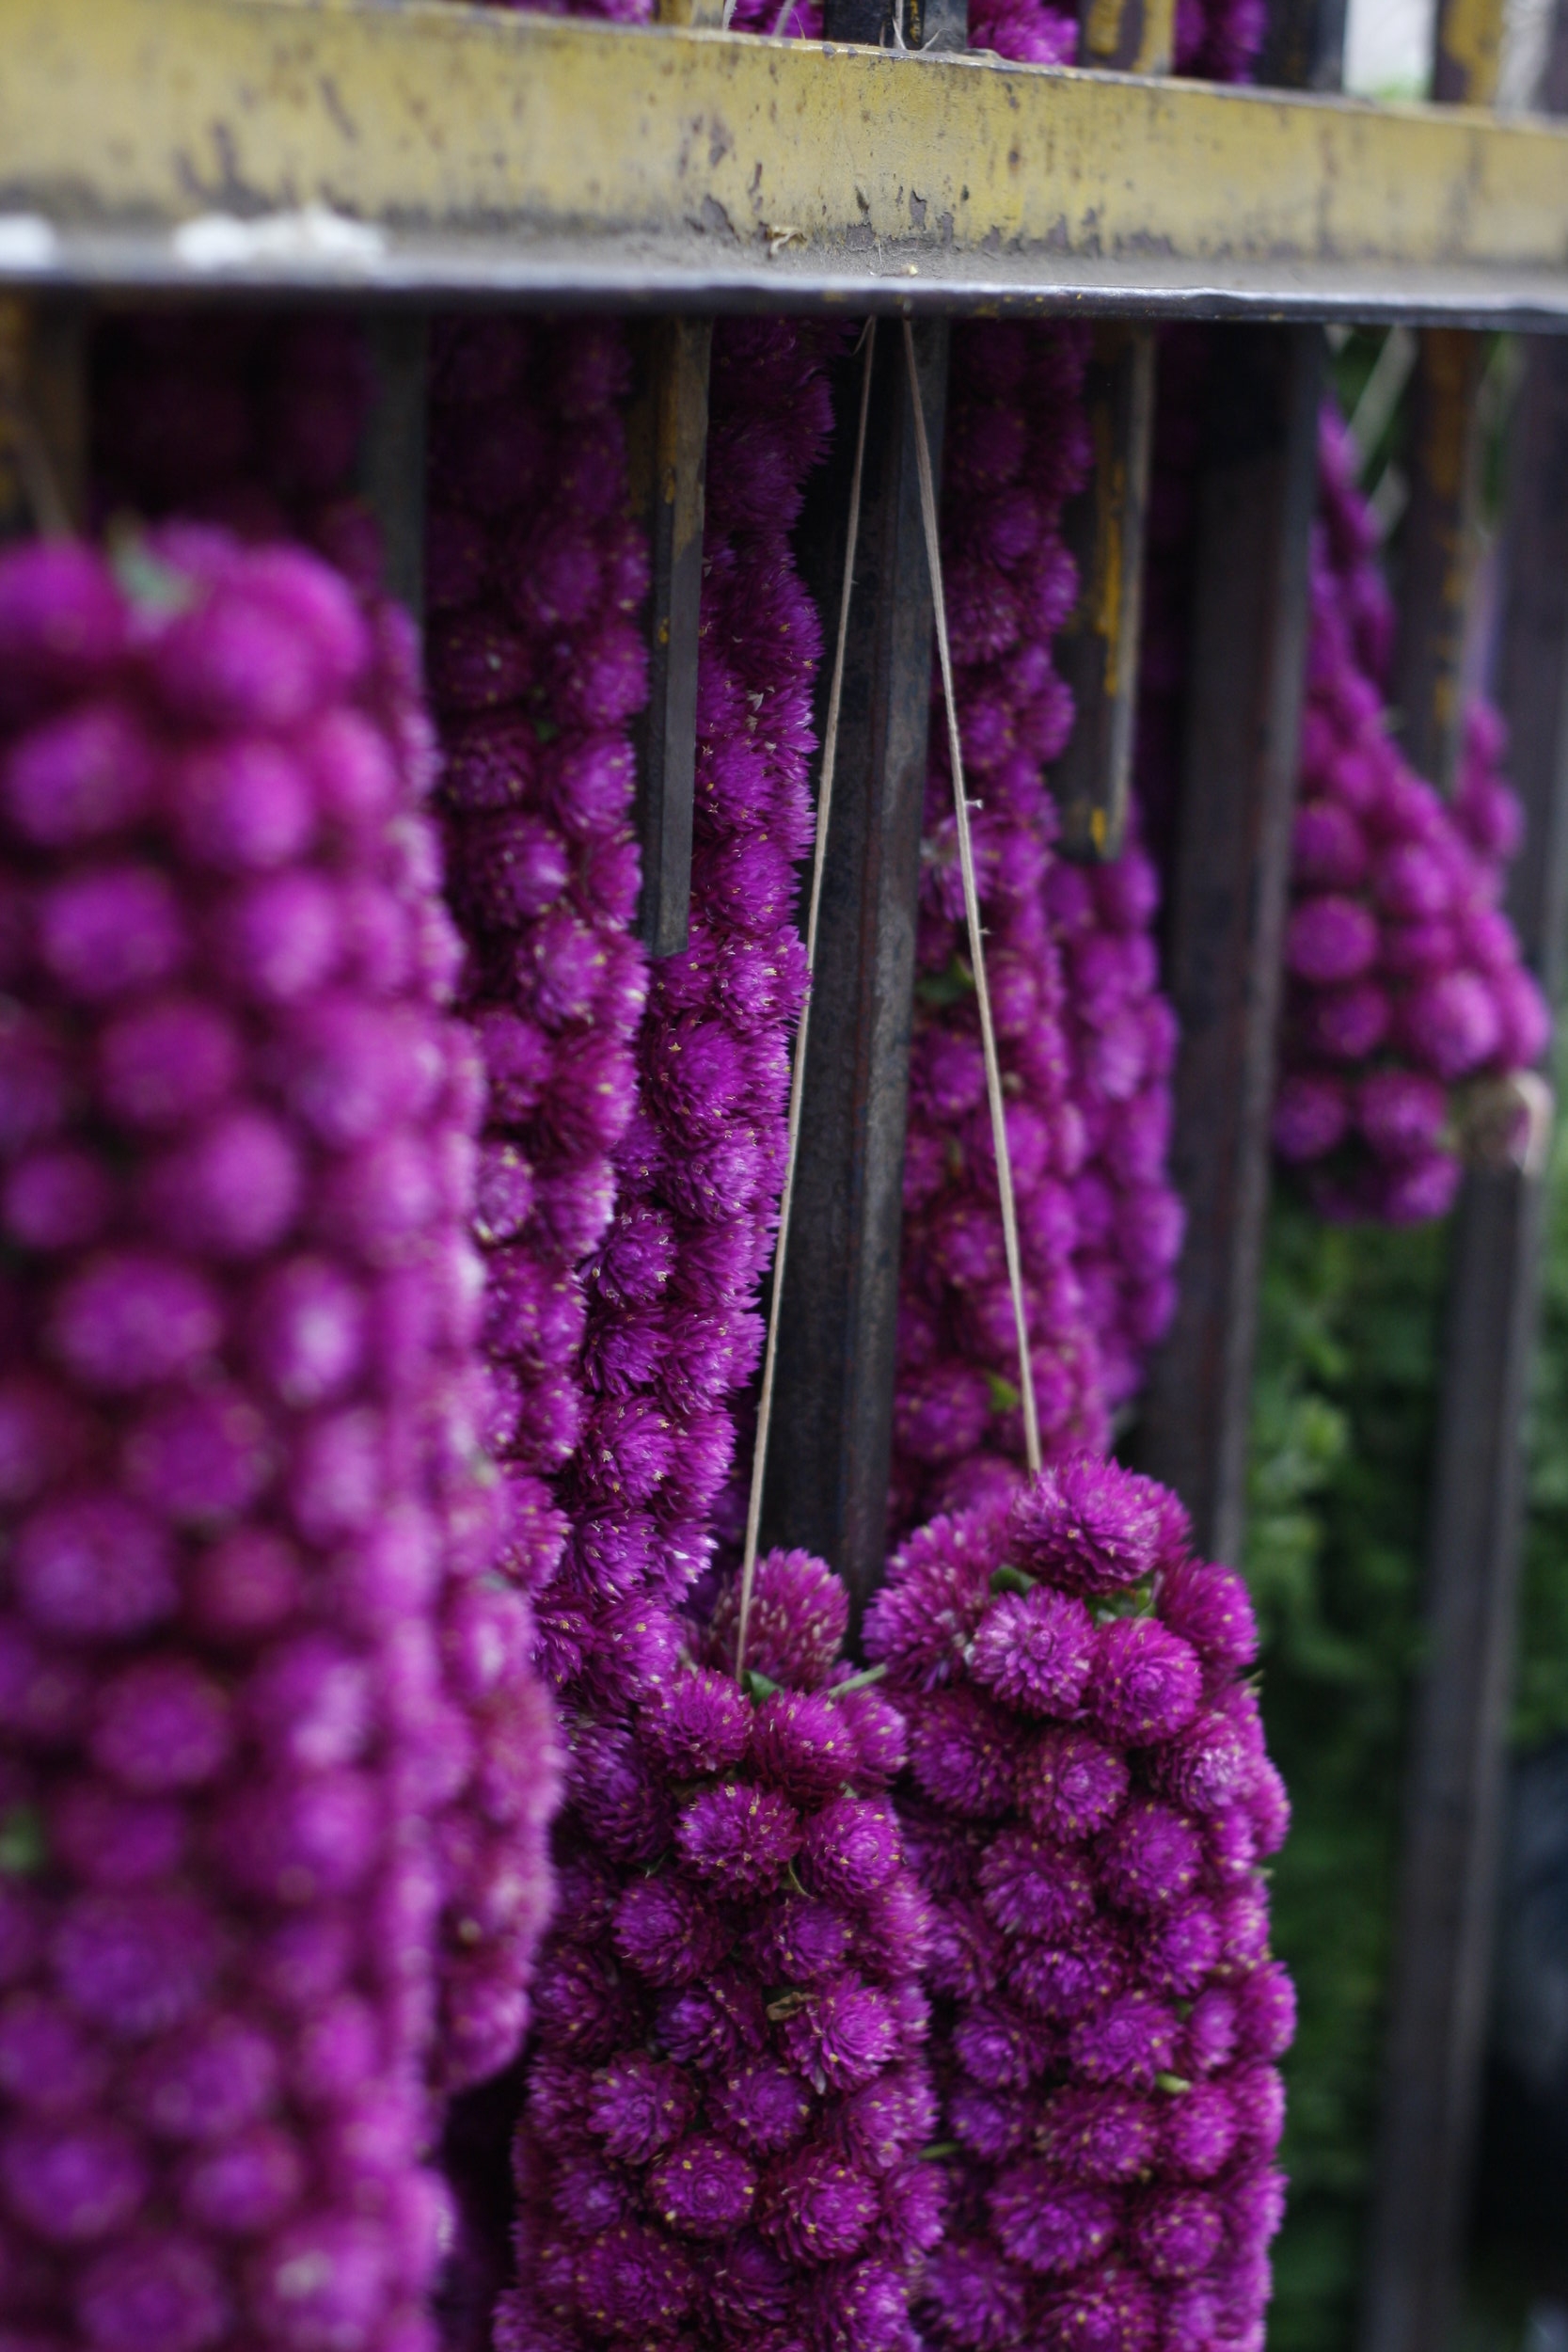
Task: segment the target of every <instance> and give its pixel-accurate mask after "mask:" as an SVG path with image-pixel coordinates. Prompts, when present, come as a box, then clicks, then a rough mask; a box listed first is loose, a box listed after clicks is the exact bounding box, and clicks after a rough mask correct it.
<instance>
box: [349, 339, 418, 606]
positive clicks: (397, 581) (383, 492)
mask: <svg viewBox="0 0 1568 2352" xmlns="http://www.w3.org/2000/svg"><path fill="white" fill-rule="evenodd" d="M365 332H366V336H367V339H368V341H369V343H370V348H371V364H372V369H373V371H374V376H375V395H374V399H373V402H372V407H371V414H370V419H369V421H368V422H367V424H366V427H365V432H364V435H363V437H362V438H361V441H360V445H359V490H360V495H361V497H362V498H363V499H364V500H365V501H366V503H367V504H368V505H369V506H370V508H371V509H372V513H373V514H374V516H375V517H376V520H377V521H378V522H379V523H380V525H381V544H382V577H383V579H384V580H385V582H386V586H387V589H388V594H390V595H391V596H396V597H397V598H398V600H399V602H400V603H402V604H404V605H406V606H407V608H408V610H409V612H412V613H413V614H414V616H415V618H416V619H419V618H420V616H421V615H422V613H423V612H424V494H425V386H426V378H427V373H428V369H427V360H428V352H429V341H430V337H429V322H428V320H427V319H426V317H425V314H424V312H423V311H422V310H373V311H372V312H371V313H370V314H369V315H368V317H367V319H366V321H365Z"/></svg>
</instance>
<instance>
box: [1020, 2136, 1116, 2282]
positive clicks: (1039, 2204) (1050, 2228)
mask: <svg viewBox="0 0 1568 2352" xmlns="http://www.w3.org/2000/svg"><path fill="white" fill-rule="evenodd" d="M990 2212H991V2217H992V2221H993V2223H994V2225H995V2229H996V2234H997V2237H998V2238H999V2239H1000V2241H1001V2243H1002V2246H1003V2247H1004V2249H1006V2252H1007V2253H1008V2254H1009V2255H1010V2256H1011V2257H1012V2259H1013V2260H1014V2261H1015V2262H1019V2263H1022V2264H1023V2265H1024V2267H1025V2268H1026V2269H1029V2270H1032V2271H1035V2272H1037V2274H1038V2275H1040V2276H1041V2277H1044V2278H1053V2277H1068V2276H1070V2275H1071V2274H1072V2273H1073V2272H1075V2271H1079V2270H1082V2269H1084V2268H1085V2265H1088V2264H1089V2263H1092V2262H1096V2261H1098V2260H1099V2258H1100V2257H1101V2255H1102V2254H1103V2253H1105V2252H1106V2250H1107V2249H1108V2248H1109V2247H1110V2246H1111V2244H1112V2243H1113V2241H1114V2240H1115V2238H1116V2236H1117V2227H1118V2223H1119V2221H1120V2213H1119V2210H1118V2207H1117V2201H1116V2199H1115V2198H1114V2197H1111V2196H1108V2195H1107V2194H1106V2193H1105V2191H1104V2190H1103V2189H1088V2188H1064V2187H1063V2186H1062V2185H1061V2182H1060V2177H1059V2176H1058V2175H1056V2174H1053V2170H1052V2168H1051V2167H1050V2166H1049V2165H1045V2164H1040V2163H1033V2164H1022V2165H1017V2166H1015V2167H1014V2168H1013V2169H1011V2170H1009V2171H1006V2172H1004V2173H1002V2174H1001V2175H1000V2177H999V2178H998V2180H997V2182H996V2185H995V2186H994V2187H993V2188H992V2190H991V2192H990Z"/></svg>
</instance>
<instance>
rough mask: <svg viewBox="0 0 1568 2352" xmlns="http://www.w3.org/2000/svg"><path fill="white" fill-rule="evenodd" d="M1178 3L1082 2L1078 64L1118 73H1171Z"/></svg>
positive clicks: (1153, 0) (1139, 0) (1141, 0)
mask: <svg viewBox="0 0 1568 2352" xmlns="http://www.w3.org/2000/svg"><path fill="white" fill-rule="evenodd" d="M1175 52H1176V0H1082V5H1081V6H1080V8H1079V11H1078V61H1079V63H1080V65H1085V66H1096V67H1099V68H1101V70H1102V71H1104V72H1115V73H1168V72H1170V69H1171V61H1172V59H1173V57H1174V56H1175Z"/></svg>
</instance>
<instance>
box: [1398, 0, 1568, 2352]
mask: <svg viewBox="0 0 1568 2352" xmlns="http://www.w3.org/2000/svg"><path fill="white" fill-rule="evenodd" d="M1542 96H1543V98H1544V103H1546V104H1547V105H1548V106H1550V107H1551V108H1552V109H1553V111H1554V112H1558V113H1562V112H1568V0H1558V6H1557V8H1556V11H1555V17H1554V23H1553V28H1552V40H1551V49H1550V54H1549V57H1548V61H1547V67H1546V73H1545V78H1544V90H1543V92H1542ZM1509 457H1510V465H1509V483H1508V492H1507V503H1506V508H1505V514H1504V523H1503V538H1502V548H1501V561H1502V608H1501V626H1500V630H1499V638H1498V648H1497V676H1496V692H1497V702H1498V705H1499V707H1500V708H1501V710H1502V713H1503V716H1504V717H1505V719H1506V720H1507V722H1508V725H1509V736H1510V752H1511V759H1510V765H1511V770H1512V773H1513V783H1514V786H1515V788H1516V789H1517V791H1518V793H1519V796H1520V799H1521V800H1522V802H1523V803H1524V808H1525V842H1524V848H1523V850H1522V852H1521V854H1520V856H1519V857H1518V859H1517V860H1516V861H1515V864H1514V866H1513V873H1512V876H1511V878H1510V885H1509V912H1510V914H1512V916H1513V922H1514V925H1515V928H1516V930H1517V931H1518V934H1519V942H1520V946H1522V948H1523V949H1524V952H1525V955H1526V957H1527V958H1528V961H1530V962H1531V964H1532V965H1533V966H1534V968H1535V971H1536V973H1537V975H1538V977H1539V978H1540V979H1541V981H1542V984H1543V986H1544V989H1545V992H1546V994H1547V997H1548V999H1549V1000H1550V1001H1551V1002H1553V1003H1554V1004H1555V1003H1558V1002H1560V998H1561V993H1562V980H1563V958H1564V944H1565V937H1568V351H1564V349H1563V347H1562V346H1561V345H1560V344H1558V343H1555V342H1553V343H1537V344H1535V345H1533V346H1532V348H1531V349H1530V351H1529V352H1528V356H1527V358H1526V362H1525V373H1524V379H1523V383H1522V385H1521V388H1520V391H1519V398H1518V405H1517V408H1516V410H1515V412H1514V416H1513V424H1512V429H1511V433H1510V437H1509ZM1543 1195H1544V1186H1543V1178H1542V1172H1541V1170H1539V1169H1535V1170H1521V1169H1518V1168H1475V1169H1472V1170H1471V1171H1470V1172H1469V1173H1468V1174H1467V1175H1466V1177H1465V1188H1464V1191H1463V1193H1462V1195H1461V1197H1460V1203H1459V1209H1458V1213H1457V1216H1456V1217H1455V1221H1454V1231H1453V1242H1452V1254H1451V1258H1450V1263H1449V1297H1448V1313H1447V1330H1446V1335H1445V1345H1444V1357H1443V1386H1442V1391H1441V1396H1440V1399H1439V1404H1438V1420H1437V1432H1436V1441H1435V1447H1434V1453H1433V1489H1432V1495H1431V1501H1430V1505H1429V1509H1430V1521H1429V1528H1428V1537H1427V1593H1426V1602H1425V1637H1426V1638H1425V1643H1424V1645H1423V1660H1424V1665H1423V1672H1422V1676H1421V1681H1420V1686H1419V1689H1418V1694H1417V1700H1416V1708H1415V1720H1414V1724H1413V1727H1412V1739H1411V1751H1410V1761H1409V1778H1408V1782H1407V1787H1406V1794H1405V1838H1404V1851H1403V1857H1402V1884H1401V1890H1400V1910H1399V1918H1398V1929H1397V1937H1396V1944H1395V1957H1394V1972H1393V1985H1392V1994H1391V2001H1390V2016H1389V2029H1388V2042H1387V2049H1386V2089H1385V2096H1384V2110H1383V2119H1382V2135H1381V2144H1380V2148H1379V2153H1378V2168H1377V2188H1376V2197H1375V2202H1374V2206H1373V2216H1372V2229H1371V2239H1370V2255H1369V2264H1368V2275H1367V2289H1366V2296H1365V2305H1364V2310H1363V2314H1362V2328H1361V2343H1362V2346H1363V2352H1426V2347H1427V2346H1429V2345H1433V2344H1442V2343H1443V2342H1445V2341H1446V2339H1447V2336H1448V2333H1449V2330H1450V2329H1451V2328H1452V2326H1453V2325H1454V2323H1455V2320H1456V2318H1457V2313H1458V2308H1459V2299H1460V2297H1459V2265H1460V2261H1461V2259H1462V2252H1463V2244H1464V2218H1465V2209H1466V2198H1467V2191H1468V2185H1469V2180H1470V2172H1471V2166H1472V2162H1473V2156H1474V2147H1475V2133H1476V2122H1477V2108H1478V2101H1479V2090H1480V2079H1481V2055H1482V2045H1483V2039H1484V2030H1485V2016H1486V2002H1487V1993H1488V1985H1489V1979H1490V1963H1491V1938H1492V1930H1493V1907H1494V1898H1495V1891H1496V1886H1497V1851H1498V1821H1499V1812H1500V1802H1501V1783H1502V1774H1503V1759H1504V1749H1505V1742H1506V1737H1507V1710H1508V1701H1509V1691H1510V1685H1511V1682H1512V1677H1513V1651H1514V1629H1515V1613H1516V1595H1517V1584H1518V1571H1519V1544H1520V1507H1521V1497H1520V1484H1521V1470H1522V1465H1521V1460H1520V1426H1521V1419H1522V1414H1523V1408H1524V1404H1525V1399H1526V1396H1527V1393H1528V1375H1529V1364H1530V1357H1531V1353H1532V1350H1533V1347H1534V1343H1535V1335H1536V1327H1537V1320H1538V1311H1539V1304H1540V1262H1541V1242H1542V1224H1543V1215H1544V1197H1543Z"/></svg>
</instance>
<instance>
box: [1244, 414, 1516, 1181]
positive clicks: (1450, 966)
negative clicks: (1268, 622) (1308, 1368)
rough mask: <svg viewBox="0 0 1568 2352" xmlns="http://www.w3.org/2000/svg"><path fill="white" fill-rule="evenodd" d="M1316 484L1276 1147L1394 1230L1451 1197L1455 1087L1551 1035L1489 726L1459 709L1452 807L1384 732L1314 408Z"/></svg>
mask: <svg viewBox="0 0 1568 2352" xmlns="http://www.w3.org/2000/svg"><path fill="white" fill-rule="evenodd" d="M1319 477H1320V485H1321V486H1320V496H1319V521H1318V528H1317V532H1316V534H1315V537H1314V544H1313V565H1312V628H1311V645H1310V654H1309V665H1308V672H1307V710H1306V715H1305V719H1304V722H1303V728H1302V757H1301V779H1302V800H1301V805H1300V807H1299V808H1298V810H1297V814H1296V822H1295V835H1294V842H1293V852H1292V855H1293V863H1292V870H1291V893H1292V898H1291V916H1290V927H1289V930H1288V932H1287V936H1286V948H1285V957H1286V965H1287V970H1288V973H1289V981H1288V988H1287V997H1286V1009H1285V1029H1284V1042H1283V1054H1282V1059H1283V1074H1282V1076H1281V1079H1280V1084H1279V1090H1278V1094H1277V1097H1276V1100H1275V1115H1274V1138H1275V1149H1276V1150H1277V1152H1279V1154H1280V1156H1281V1158H1283V1159H1285V1160H1287V1161H1290V1162H1292V1163H1294V1164H1297V1165H1300V1166H1304V1167H1306V1168H1308V1169H1309V1170H1310V1176H1309V1183H1310V1188H1311V1195H1312V1199H1313V1200H1314V1202H1315V1203H1316V1205H1317V1206H1318V1208H1319V1209H1320V1211H1322V1212H1323V1214H1325V1215H1327V1216H1371V1217H1377V1218H1381V1219H1383V1220H1384V1221H1385V1222H1386V1223H1390V1224H1409V1223H1412V1222H1417V1221H1419V1220H1420V1219H1422V1218H1425V1217H1431V1216H1441V1215H1442V1214H1443V1213H1444V1211H1445V1210H1447V1209H1448V1208H1449V1206H1450V1205H1451V1203H1452V1200H1453V1198H1454V1195H1455V1193H1456V1192H1457V1190H1458V1186H1459V1180H1460V1175H1461V1171H1462V1161H1461V1157H1460V1152H1459V1149H1458V1142H1459V1127H1460V1125H1461V1123H1462V1122H1463V1119H1464V1116H1465V1090H1466V1084H1467V1082H1470V1081H1474V1080H1476V1079H1478V1078H1481V1079H1488V1078H1490V1079H1495V1078H1500V1077H1503V1076H1506V1075H1507V1074H1509V1073H1513V1072H1515V1071H1520V1070H1524V1069H1528V1067H1529V1066H1530V1065H1531V1064H1533V1063H1534V1062H1536V1061H1537V1060H1538V1059H1539V1058H1540V1057H1541V1055H1542V1053H1543V1052H1544V1048H1545V1044H1546V1041H1547V1037H1548V1034H1549V1028H1550V1022H1549V1017H1548V1014H1547V1011H1546V1008H1545V1005H1544V1000H1543V998H1542V995H1541V992H1540V990H1539V988H1538V987H1537V985H1536V983H1535V981H1534V979H1533V978H1532V977H1531V976H1530V974H1529V973H1528V971H1527V970H1526V969H1525V968H1524V966H1523V964H1522V963H1521V961H1520V959H1519V950H1518V943H1517V941H1516V939H1515V937H1514V934H1513V926H1512V925H1511V924H1510V922H1509V921H1508V918H1507V916H1506V915H1505V914H1503V913H1502V911H1501V908H1500V906H1499V904H1498V901H1499V899H1500V898H1501V896H1502V892H1503V884H1504V875H1505V871H1506V866H1507V863H1508V861H1509V859H1510V858H1511V857H1512V855H1513V852H1514V850H1516V849H1517V846H1518V842H1519V837H1520V832H1521V820H1520V815H1519V808H1518V803H1517V802H1516V801H1515V799H1514V797H1513V793H1512V792H1511V791H1510V789H1509V787H1508V786H1507V785H1506V784H1505V783H1504V781H1503V779H1502V776H1501V774H1500V772H1499V763H1500V759H1501V755H1502V751H1503V745H1504V734H1503V729H1502V724H1501V722H1500V721H1499V720H1498V719H1497V716H1496V714H1495V713H1494V712H1493V711H1491V710H1490V709H1489V708H1487V707H1485V706H1478V707H1475V708H1473V709H1472V710H1471V711H1470V713H1469V716H1468V721H1467V725H1466V731H1465V757H1464V765H1463V771H1462V773H1461V776H1460V780H1459V785H1458V787H1457V789H1456V791H1455V794H1454V797H1453V800H1452V802H1451V803H1444V801H1443V800H1442V798H1441V796H1440V795H1439V794H1438V793H1437V792H1436V791H1434V790H1433V787H1432V786H1431V785H1429V784H1426V783H1424V782H1423V781H1422V780H1421V779H1420V778H1419V777H1418V776H1417V775H1416V774H1414V773H1413V771H1411V769H1410V768H1409V766H1408V764H1407V763H1406V762H1405V760H1404V759H1403V758H1402V755H1401V754H1400V752H1399V750H1398V748H1397V746H1396V745H1395V744H1394V742H1393V741H1392V739H1390V737H1389V736H1388V734H1387V732H1386V714H1385V710H1384V705H1383V697H1382V692H1381V687H1380V680H1381V678H1382V676H1383V675H1384V674H1385V672H1386V660H1387V653H1388V646H1389V641H1390V635H1391V612H1390V609H1389V607H1388V603H1387V598H1386V592H1385V591H1384V589H1383V586H1382V582H1381V580H1380V578H1379V576H1378V573H1377V567H1376V562H1375V554H1374V548H1375V531H1374V526H1373V523H1372V519H1371V516H1370V512H1369V510H1368V508H1367V506H1366V504H1365V502H1364V501H1363V500H1362V499H1361V497H1360V495H1359V493H1358V491H1357V489H1356V487H1355V480H1354V451H1353V447H1352V444H1351V442H1350V438H1349V435H1348V434H1347V433H1346V431H1345V429H1344V427H1343V426H1342V425H1341V424H1340V423H1339V421H1338V419H1337V418H1336V417H1335V416H1334V415H1333V414H1332V412H1327V411H1325V414H1324V417H1323V425H1322V430H1321V434H1320V469H1319Z"/></svg>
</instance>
